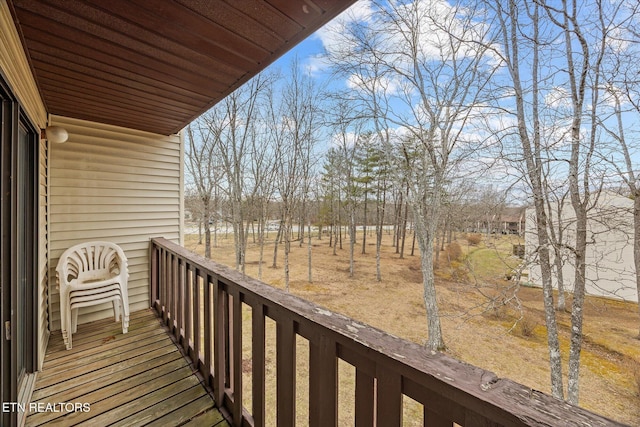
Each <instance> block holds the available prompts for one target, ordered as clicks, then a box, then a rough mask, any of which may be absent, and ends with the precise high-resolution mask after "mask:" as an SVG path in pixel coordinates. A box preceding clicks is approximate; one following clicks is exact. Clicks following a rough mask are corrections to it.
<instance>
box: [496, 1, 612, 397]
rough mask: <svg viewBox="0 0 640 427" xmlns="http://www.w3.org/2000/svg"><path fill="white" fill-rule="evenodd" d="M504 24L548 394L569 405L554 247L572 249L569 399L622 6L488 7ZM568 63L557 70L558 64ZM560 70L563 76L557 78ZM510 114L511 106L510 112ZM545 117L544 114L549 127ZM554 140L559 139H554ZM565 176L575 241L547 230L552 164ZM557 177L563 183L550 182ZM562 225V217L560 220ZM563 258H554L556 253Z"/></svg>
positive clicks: (575, 392)
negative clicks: (602, 119)
mask: <svg viewBox="0 0 640 427" xmlns="http://www.w3.org/2000/svg"><path fill="white" fill-rule="evenodd" d="M486 4H487V7H489V8H491V9H492V10H493V12H494V14H495V16H496V17H497V18H498V23H499V25H498V29H499V30H500V34H501V48H500V49H497V50H496V51H495V52H496V55H499V56H500V57H501V59H502V61H503V62H504V64H505V66H506V69H507V70H508V73H509V74H508V75H509V85H508V86H509V87H508V95H506V96H505V99H507V98H508V99H510V102H512V104H510V105H513V106H514V107H515V110H516V114H515V119H516V125H515V126H516V132H517V133H516V135H517V138H518V139H519V142H520V148H521V155H522V160H523V161H524V164H525V166H526V176H527V180H528V184H529V185H530V189H531V192H532V197H533V201H534V207H535V217H536V218H535V219H536V234H537V239H538V248H537V258H538V262H539V265H540V271H541V277H542V286H543V295H544V305H545V318H546V324H547V342H548V346H549V356H550V373H551V389H552V394H553V395H554V396H555V397H558V398H564V390H563V388H564V387H563V382H562V362H561V352H560V346H559V339H558V326H557V320H556V317H555V307H554V301H553V288H552V268H551V256H550V249H551V248H552V247H553V246H554V243H555V245H556V246H558V245H561V246H563V247H564V248H565V249H567V250H569V252H570V256H571V261H572V262H573V265H574V277H575V278H574V283H573V301H572V307H571V330H570V334H571V335H570V341H571V343H570V349H569V363H568V383H567V400H568V401H569V402H571V403H574V404H577V403H578V398H579V376H580V353H581V348H582V340H583V336H582V327H583V312H584V310H583V306H584V297H585V285H586V274H585V273H586V252H587V244H588V232H587V218H588V212H589V210H590V209H592V208H593V206H594V205H595V202H596V201H597V197H598V191H597V190H598V188H599V187H600V184H599V179H600V172H599V171H598V167H599V165H598V164H597V163H596V162H595V161H594V155H595V148H596V147H597V145H598V143H599V137H600V134H599V132H598V129H597V123H598V116H599V113H600V109H601V106H602V105H601V104H602V100H601V93H602V83H603V80H602V64H603V59H604V58H605V52H606V49H605V47H606V45H607V43H608V40H609V37H610V35H611V34H612V31H613V30H614V29H615V26H616V25H617V24H616V20H617V19H618V18H617V16H618V10H619V8H620V5H619V4H611V3H606V4H605V2H601V1H599V0H594V1H590V2H578V1H573V0H564V1H562V2H559V3H551V2H547V1H545V0H538V1H536V2H534V3H529V2H524V1H522V2H516V1H505V2H502V1H496V2H487V3H486ZM559 63H560V64H562V66H561V67H560V68H558V64H559ZM557 70H561V71H560V72H556V71H557ZM507 111H508V110H506V109H505V112H507ZM545 112H546V113H547V114H548V116H547V117H546V118H547V119H549V118H551V119H552V120H545ZM551 134H554V136H553V137H549V136H550V135H551ZM551 162H553V163H556V164H557V165H559V166H558V167H557V170H559V171H561V173H563V174H566V180H567V182H568V198H569V200H570V203H571V207H572V210H573V217H574V222H573V224H572V229H573V234H574V236H573V239H572V242H571V244H568V242H560V241H559V240H558V239H557V237H558V236H557V235H556V236H555V237H554V235H552V234H551V233H550V228H549V227H551V226H552V225H551V224H550V221H549V219H550V215H551V214H552V213H551V211H550V210H549V207H550V206H551V205H552V203H551V204H549V203H547V200H548V196H549V195H551V192H550V191H548V190H549V189H550V188H551V187H550V186H548V185H546V184H547V183H548V182H549V181H545V180H548V179H549V176H548V175H545V174H547V172H548V171H549V170H550V166H549V164H550V163H551ZM552 178H555V179H556V180H559V179H561V178H560V177H559V176H556V177H552ZM556 221H557V222H560V221H559V219H556ZM556 258H558V256H556Z"/></svg>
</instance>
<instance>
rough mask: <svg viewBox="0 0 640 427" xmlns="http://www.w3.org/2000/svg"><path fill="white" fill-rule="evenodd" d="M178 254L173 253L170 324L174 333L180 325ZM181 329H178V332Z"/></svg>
mask: <svg viewBox="0 0 640 427" xmlns="http://www.w3.org/2000/svg"><path fill="white" fill-rule="evenodd" d="M178 268H179V263H178V256H177V255H175V254H173V255H171V311H170V313H169V315H170V316H171V325H170V326H169V327H170V329H171V331H172V333H173V334H174V335H175V331H176V328H177V327H178V322H177V313H178V289H179V288H178ZM179 333H180V330H178V334H179Z"/></svg>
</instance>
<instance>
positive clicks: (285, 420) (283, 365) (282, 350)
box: [276, 318, 296, 427]
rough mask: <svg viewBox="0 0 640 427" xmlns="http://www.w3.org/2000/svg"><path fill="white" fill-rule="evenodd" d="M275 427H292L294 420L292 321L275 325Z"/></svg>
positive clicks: (288, 319) (294, 372)
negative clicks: (276, 426)
mask: <svg viewBox="0 0 640 427" xmlns="http://www.w3.org/2000/svg"><path fill="white" fill-rule="evenodd" d="M276 353H277V354H276V372H277V373H278V375H277V378H276V388H277V392H276V394H277V399H276V400H277V425H278V427H293V426H294V425H295V420H296V333H295V330H294V327H293V320H292V319H290V318H285V319H279V320H277V324H276Z"/></svg>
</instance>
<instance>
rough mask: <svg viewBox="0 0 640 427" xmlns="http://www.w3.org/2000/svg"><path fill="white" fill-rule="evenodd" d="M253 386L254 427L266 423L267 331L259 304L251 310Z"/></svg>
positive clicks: (262, 308) (259, 426) (261, 307)
mask: <svg viewBox="0 0 640 427" xmlns="http://www.w3.org/2000/svg"><path fill="white" fill-rule="evenodd" d="M251 316H252V322H251V340H252V341H251V350H252V351H251V373H252V383H251V386H252V388H253V390H252V396H253V422H254V427H264V423H265V398H264V394H265V349H264V347H265V330H264V306H263V305H262V304H257V305H255V306H253V307H252V309H251Z"/></svg>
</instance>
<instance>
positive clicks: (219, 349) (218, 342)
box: [213, 277, 226, 406]
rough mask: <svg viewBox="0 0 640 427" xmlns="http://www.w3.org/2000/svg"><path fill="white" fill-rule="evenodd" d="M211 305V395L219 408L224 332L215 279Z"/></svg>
mask: <svg viewBox="0 0 640 427" xmlns="http://www.w3.org/2000/svg"><path fill="white" fill-rule="evenodd" d="M213 304H214V309H213V312H214V316H215V321H214V330H213V353H214V354H213V360H214V368H213V394H214V398H215V399H216V404H217V405H218V406H221V405H223V404H224V389H225V382H226V381H225V373H226V368H225V365H226V363H225V355H226V349H225V332H224V325H225V322H224V313H225V309H224V290H223V289H222V286H221V285H220V281H219V280H218V278H217V277H216V278H215V279H214V282H213Z"/></svg>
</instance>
